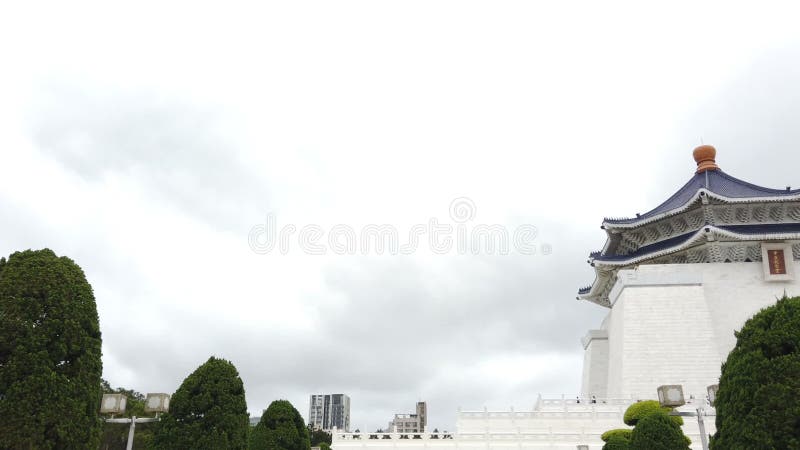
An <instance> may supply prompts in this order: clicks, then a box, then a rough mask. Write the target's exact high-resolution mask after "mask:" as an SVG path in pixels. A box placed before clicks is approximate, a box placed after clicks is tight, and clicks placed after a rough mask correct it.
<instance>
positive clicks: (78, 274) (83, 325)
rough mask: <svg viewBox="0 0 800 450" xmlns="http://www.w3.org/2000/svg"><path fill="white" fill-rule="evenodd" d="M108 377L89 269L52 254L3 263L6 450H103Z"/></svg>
mask: <svg viewBox="0 0 800 450" xmlns="http://www.w3.org/2000/svg"><path fill="white" fill-rule="evenodd" d="M102 371H103V366H102V360H101V337H100V325H99V322H98V318H97V305H96V304H95V299H94V294H93V292H92V287H91V286H90V285H89V283H88V282H87V281H86V276H85V275H84V273H83V270H81V268H80V267H78V265H77V264H75V263H74V262H73V261H72V260H71V259H69V258H66V257H60V258H59V257H58V256H56V254H55V253H53V251H51V250H49V249H44V250H38V251H32V250H26V251H24V252H17V253H14V254H12V255H11V256H10V257H9V259H8V260H7V261H6V260H5V259H0V418H2V419H1V420H0V448H14V449H16V448H25V449H28V448H36V449H86V448H97V445H98V444H99V440H100V433H101V432H102V422H101V420H100V418H99V408H100V398H101V389H100V376H101V374H102Z"/></svg>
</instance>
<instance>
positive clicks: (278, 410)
mask: <svg viewBox="0 0 800 450" xmlns="http://www.w3.org/2000/svg"><path fill="white" fill-rule="evenodd" d="M310 448H311V441H310V439H309V435H308V428H306V424H305V423H304V422H303V417H302V416H301V415H300V413H299V412H297V410H296V409H295V407H294V406H292V404H291V403H289V401H288V400H275V401H274V402H272V403H270V405H269V407H268V408H267V410H266V411H265V412H264V415H263V416H261V420H260V421H259V422H258V424H257V425H256V426H255V427H254V428H253V431H252V434H251V439H250V450H309V449H310Z"/></svg>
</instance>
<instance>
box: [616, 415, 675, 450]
mask: <svg viewBox="0 0 800 450" xmlns="http://www.w3.org/2000/svg"><path fill="white" fill-rule="evenodd" d="M689 444H690V441H689V438H687V437H686V436H685V435H684V434H683V431H682V430H681V427H680V425H678V424H677V423H675V421H673V420H671V417H670V416H668V415H667V414H666V413H664V412H661V411H658V412H655V413H653V414H649V415H647V416H645V417H642V418H641V419H639V421H638V423H637V424H636V427H635V428H634V429H633V432H632V433H631V440H630V445H629V446H628V448H629V449H630V450H689Z"/></svg>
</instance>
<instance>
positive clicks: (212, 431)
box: [152, 357, 250, 450]
mask: <svg viewBox="0 0 800 450" xmlns="http://www.w3.org/2000/svg"><path fill="white" fill-rule="evenodd" d="M249 428H250V425H249V415H248V413H247V403H246V401H245V395H244V387H243V385H242V379H241V378H239V372H238V371H237V370H236V367H234V365H233V364H232V363H231V362H229V361H226V360H224V359H218V358H214V357H211V358H210V359H209V360H208V361H207V362H205V363H204V364H203V365H201V366H200V367H198V368H197V370H195V371H194V372H192V374H191V375H189V376H188V377H186V380H184V381H183V383H182V384H181V386H180V387H179V388H178V390H177V391H175V394H174V395H173V396H172V398H171V400H170V411H169V413H166V414H164V415H162V416H161V421H160V422H158V423H157V426H156V427H155V430H154V431H155V433H154V434H155V435H154V437H153V446H152V448H154V449H163V450H168V449H169V450H171V449H189V448H191V449H195V450H217V449H219V450H241V449H246V448H247V434H248V431H249Z"/></svg>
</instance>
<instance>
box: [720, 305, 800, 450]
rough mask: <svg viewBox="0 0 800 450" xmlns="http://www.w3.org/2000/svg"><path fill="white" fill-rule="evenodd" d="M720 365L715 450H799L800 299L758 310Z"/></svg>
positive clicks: (738, 335) (740, 332)
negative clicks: (764, 449) (753, 449)
mask: <svg viewBox="0 0 800 450" xmlns="http://www.w3.org/2000/svg"><path fill="white" fill-rule="evenodd" d="M736 339H737V340H736V347H734V349H733V350H732V351H731V352H730V354H729V355H728V359H727V360H726V361H725V363H723V365H722V374H721V376H720V382H719V392H718V394H717V398H716V402H715V407H716V410H717V417H716V424H717V433H716V434H715V436H714V438H713V439H712V448H714V449H717V450H719V449H736V448H800V400H798V399H800V376H799V375H798V374H800V297H794V298H787V297H785V296H784V298H782V299H780V300H778V302H777V303H776V304H775V305H773V306H770V307H768V308H765V309H763V310H761V311H760V312H759V313H757V314H756V315H754V316H753V317H752V318H751V319H750V320H748V321H747V322H746V323H745V324H744V327H742V329H741V331H739V332H737V333H736Z"/></svg>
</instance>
